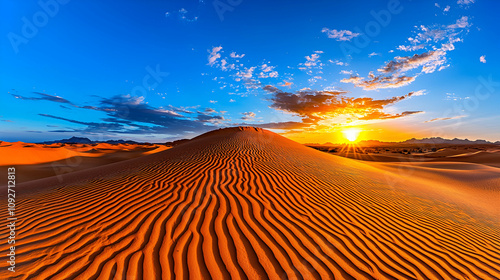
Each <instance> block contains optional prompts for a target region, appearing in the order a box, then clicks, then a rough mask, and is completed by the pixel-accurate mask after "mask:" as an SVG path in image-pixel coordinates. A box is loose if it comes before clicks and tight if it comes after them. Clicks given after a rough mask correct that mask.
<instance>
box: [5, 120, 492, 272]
mask: <svg viewBox="0 0 500 280" xmlns="http://www.w3.org/2000/svg"><path fill="white" fill-rule="evenodd" d="M456 164H462V163H456ZM426 168H427V167H422V166H421V167H418V168H417V167H415V172H413V173H408V172H406V173H405V172H401V171H400V170H398V169H397V168H395V167H394V166H390V165H380V164H378V163H369V162H359V161H356V160H352V159H347V158H342V157H338V156H334V155H329V154H326V153H322V152H319V151H316V150H313V149H311V148H307V147H304V146H302V145H300V144H298V143H295V142H293V141H290V140H288V139H285V138H283V137H281V136H278V135H277V134H274V133H271V132H268V131H261V130H256V129H253V128H231V129H225V130H220V131H215V132H211V133H207V134H205V135H203V136H200V137H198V138H195V139H194V140H192V141H190V142H188V143H185V144H182V145H179V146H177V147H175V148H172V149H170V150H167V151H163V152H160V153H157V154H152V155H147V156H144V157H141V158H136V159H132V160H127V161H123V162H119V163H114V164H110V165H107V166H105V167H99V168H98V169H89V170H84V171H78V172H74V173H70V174H66V175H63V179H64V180H63V182H62V183H60V182H59V180H57V179H54V178H47V179H41V180H37V181H32V182H29V183H25V184H22V185H19V186H18V187H17V195H18V197H17V208H18V211H17V216H18V217H19V219H20V221H18V238H19V240H18V243H19V244H17V247H16V248H17V259H16V260H17V263H16V273H14V274H11V272H9V271H7V269H6V266H7V263H6V262H5V261H3V262H0V279H7V278H8V277H11V278H12V279H85V280H87V279H147V280H149V279H161V278H163V279H174V278H176V279H231V278H232V279H499V278H500V233H499V229H500V222H499V216H500V215H499V210H500V206H499V205H500V203H498V202H499V198H500V196H499V195H500V173H499V172H498V171H496V169H494V168H491V169H487V170H481V172H485V174H486V173H487V174H488V177H487V180H486V179H485V180H486V181H485V182H483V181H481V180H477V182H476V181H475V180H474V179H473V178H472V177H470V176H472V175H470V174H465V175H464V176H465V177H466V178H465V179H463V178H461V179H457V180H460V181H461V182H462V183H461V184H457V189H454V188H453V186H454V182H455V181H454V179H453V178H452V177H453V174H451V175H450V174H447V176H445V175H432V176H434V177H432V176H431V177H429V178H432V180H424V179H422V178H421V177H422V176H427V175H428V173H429V172H432V170H429V169H426ZM467 170H468V169H467ZM426 174H427V175H426ZM19 176H21V174H19ZM467 176H469V177H467ZM468 178H469V179H468ZM470 178H472V179H470ZM441 179H442V181H441ZM467 180H469V181H467ZM467 182H468V183H467ZM430 190H434V191H430ZM476 190H480V196H481V198H482V200H481V202H480V203H478V204H477V205H476V204H474V203H469V202H468V199H469V197H468V194H474V192H475V191H476ZM1 192H2V194H1V195H3V196H5V193H6V191H5V188H2V190H1ZM447 192H449V193H450V195H449V196H447V195H446V193H447ZM1 199H2V200H3V201H5V198H4V197H2V198H1ZM495 201H496V202H497V203H495ZM6 212H7V211H2V212H1V213H0V218H1V219H3V220H4V221H5V219H6V214H7V213H6ZM0 233H1V234H2V236H3V237H5V236H7V234H8V233H7V229H6V228H5V227H3V228H2V229H1V231H0ZM2 240H6V239H5V238H2ZM5 243H6V242H2V244H0V250H1V252H7V244H5Z"/></svg>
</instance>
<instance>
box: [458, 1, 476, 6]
mask: <svg viewBox="0 0 500 280" xmlns="http://www.w3.org/2000/svg"><path fill="white" fill-rule="evenodd" d="M473 3H474V0H458V1H457V4H459V5H469V4H473Z"/></svg>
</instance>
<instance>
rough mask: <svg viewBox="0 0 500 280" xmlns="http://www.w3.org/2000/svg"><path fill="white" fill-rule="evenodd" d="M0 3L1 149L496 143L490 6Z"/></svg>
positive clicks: (466, 2)
mask: <svg viewBox="0 0 500 280" xmlns="http://www.w3.org/2000/svg"><path fill="white" fill-rule="evenodd" d="M1 3H2V17H1V21H2V22H1V27H0V28H1V34H3V37H2V40H1V50H0V51H1V58H2V59H1V62H0V63H1V64H2V67H1V73H0V74H1V77H2V79H1V84H0V90H1V92H2V102H1V104H0V133H1V136H0V139H1V140H4V141H19V140H20V141H26V142H36V141H42V140H53V139H60V138H67V137H71V136H86V137H89V138H91V139H95V140H99V139H111V138H112V139H117V138H122V139H132V140H140V141H151V142H162V141H170V140H173V139H179V138H186V137H187V138H190V137H193V136H195V135H198V134H200V133H202V132H205V131H208V130H212V129H215V128H219V127H227V126H234V125H245V124H249V125H254V126H260V127H264V128H268V129H274V131H276V132H279V133H282V134H283V135H285V136H287V137H290V138H292V139H294V140H297V141H299V142H327V141H330V142H338V141H341V140H342V139H341V135H342V133H341V132H342V130H343V129H345V128H347V127H353V126H354V127H359V128H360V129H361V130H362V131H363V133H362V137H363V138H364V139H378V140H384V141H388V140H395V141H400V140H404V139H407V138H411V137H417V138H420V137H431V136H441V137H447V138H454V137H458V138H469V139H486V140H491V141H497V140H500V129H499V128H500V125H499V123H500V113H499V112H498V109H497V108H498V105H499V104H500V97H499V96H500V94H499V91H500V77H499V76H498V67H497V65H498V59H499V58H498V49H499V47H500V38H499V37H498V34H499V31H500V30H499V29H500V27H499V25H498V24H497V21H496V19H495V16H496V15H495V11H498V8H500V3H498V2H497V1H486V0H475V1H472V0H458V1H457V0H455V1H437V2H436V1H392V0H391V1H245V0H242V1H236V0H232V1H227V0H216V1H120V3H119V4H118V3H117V2H116V1H76V0H73V1H67V0H66V1H62V0H61V1H56V0H52V1H44V0H42V1H41V3H45V4H43V5H40V4H38V3H37V2H36V1H32V2H31V3H28V2H27V1H23V2H20V1H8V0H3V1H2V2H1ZM495 70H496V71H495Z"/></svg>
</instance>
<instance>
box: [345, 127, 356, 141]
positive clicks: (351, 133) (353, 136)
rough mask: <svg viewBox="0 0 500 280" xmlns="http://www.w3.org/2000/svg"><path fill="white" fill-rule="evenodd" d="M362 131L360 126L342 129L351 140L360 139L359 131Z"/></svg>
mask: <svg viewBox="0 0 500 280" xmlns="http://www.w3.org/2000/svg"><path fill="white" fill-rule="evenodd" d="M360 132H361V130H360V129H358V128H348V129H345V130H343V131H342V133H344V137H345V138H346V139H347V140H349V142H355V141H356V140H357V139H358V136H359V133H360Z"/></svg>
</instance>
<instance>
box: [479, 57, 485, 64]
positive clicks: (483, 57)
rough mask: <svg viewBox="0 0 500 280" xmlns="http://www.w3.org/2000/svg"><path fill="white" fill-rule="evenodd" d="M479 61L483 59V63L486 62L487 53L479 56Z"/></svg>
mask: <svg viewBox="0 0 500 280" xmlns="http://www.w3.org/2000/svg"><path fill="white" fill-rule="evenodd" d="M479 61H481V62H482V63H486V56H485V55H482V56H481V57H480V58H479Z"/></svg>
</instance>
